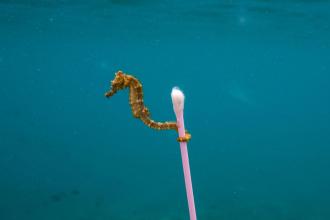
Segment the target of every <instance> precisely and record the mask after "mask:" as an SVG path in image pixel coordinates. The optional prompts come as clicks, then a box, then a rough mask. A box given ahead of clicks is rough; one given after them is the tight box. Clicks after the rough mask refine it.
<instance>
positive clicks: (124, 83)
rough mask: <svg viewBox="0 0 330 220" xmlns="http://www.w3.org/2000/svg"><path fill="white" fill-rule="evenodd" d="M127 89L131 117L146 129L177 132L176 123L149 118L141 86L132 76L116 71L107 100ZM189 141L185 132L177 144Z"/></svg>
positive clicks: (188, 135) (189, 137) (189, 136)
mask: <svg viewBox="0 0 330 220" xmlns="http://www.w3.org/2000/svg"><path fill="white" fill-rule="evenodd" d="M125 88H129V104H130V106H131V109H132V113H133V116H134V117H135V118H139V119H141V120H142V121H143V123H144V124H146V125H147V126H148V127H150V128H153V129H157V130H178V127H177V124H176V122H167V121H166V122H156V121H154V120H152V119H151V118H150V112H149V109H148V108H147V107H145V106H144V101H143V91H142V84H141V83H140V81H139V80H138V79H136V78H135V77H134V76H132V75H128V74H125V73H123V72H122V71H118V72H117V73H116V75H115V78H114V80H112V81H111V90H110V91H108V92H106V93H105V96H106V97H107V98H109V97H111V96H113V95H114V94H115V93H117V92H118V91H119V90H122V89H125ZM190 139H191V135H190V134H189V133H188V132H186V136H185V137H179V138H178V139H177V140H178V141H179V142H186V141H189V140H190Z"/></svg>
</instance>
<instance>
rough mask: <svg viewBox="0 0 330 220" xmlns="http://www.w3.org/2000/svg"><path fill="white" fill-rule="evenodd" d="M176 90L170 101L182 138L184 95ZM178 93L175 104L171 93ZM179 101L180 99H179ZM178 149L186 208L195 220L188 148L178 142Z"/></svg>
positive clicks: (183, 143) (183, 134)
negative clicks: (179, 151)
mask: <svg viewBox="0 0 330 220" xmlns="http://www.w3.org/2000/svg"><path fill="white" fill-rule="evenodd" d="M174 90H178V88H174V89H173V90H172V100H173V107H174V111H175V114H176V118H177V126H178V133H179V137H184V136H185V135H186V132H185V127H184V117H183V106H184V95H183V93H182V92H181V91H180V90H178V91H174ZM176 92H180V93H182V97H183V98H182V103H179V104H178V103H175V101H177V100H178V99H176V98H175V97H174V98H173V96H175V95H176V94H174V95H173V93H176ZM179 100H180V99H179ZM180 149H181V158H182V165H183V173H184V181H185V185H186V193H187V199H188V207H189V215H190V220H196V219H197V217H196V209H195V201H194V192H193V187H192V182H191V175H190V166H189V156H188V148H187V142H180Z"/></svg>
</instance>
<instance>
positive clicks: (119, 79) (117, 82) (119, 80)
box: [105, 71, 126, 97]
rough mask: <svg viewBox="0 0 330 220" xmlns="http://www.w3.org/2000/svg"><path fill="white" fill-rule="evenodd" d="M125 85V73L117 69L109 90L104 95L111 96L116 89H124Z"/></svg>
mask: <svg viewBox="0 0 330 220" xmlns="http://www.w3.org/2000/svg"><path fill="white" fill-rule="evenodd" d="M125 87H126V85H125V74H124V73H123V72H122V71H118V72H117V73H116V75H115V78H114V79H113V80H112V81H111V90H110V91H108V92H106V93H105V96H106V97H111V96H113V95H114V94H115V93H116V92H117V91H119V90H121V89H124V88H125Z"/></svg>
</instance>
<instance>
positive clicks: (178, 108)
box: [171, 87, 184, 115]
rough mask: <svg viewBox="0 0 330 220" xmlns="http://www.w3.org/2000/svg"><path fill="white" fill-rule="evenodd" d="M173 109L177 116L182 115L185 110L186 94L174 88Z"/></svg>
mask: <svg viewBox="0 0 330 220" xmlns="http://www.w3.org/2000/svg"><path fill="white" fill-rule="evenodd" d="M171 97H172V103H173V109H174V112H175V114H176V115H179V114H182V112H183V108H184V94H183V92H182V91H181V90H180V89H179V88H178V87H174V88H173V89H172V93H171Z"/></svg>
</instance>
